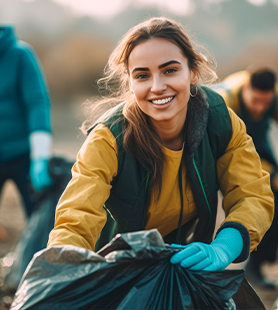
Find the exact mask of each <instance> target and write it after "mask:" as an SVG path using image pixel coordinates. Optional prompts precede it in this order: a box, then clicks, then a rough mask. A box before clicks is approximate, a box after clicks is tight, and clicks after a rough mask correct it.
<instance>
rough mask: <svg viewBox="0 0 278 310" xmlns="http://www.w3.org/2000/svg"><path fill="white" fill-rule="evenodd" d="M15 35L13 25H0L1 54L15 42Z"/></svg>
mask: <svg viewBox="0 0 278 310" xmlns="http://www.w3.org/2000/svg"><path fill="white" fill-rule="evenodd" d="M14 41H15V36H14V32H13V28H12V27H8V26H7V27H6V26H0V56H1V55H2V54H3V53H4V52H5V51H7V50H8V48H9V47H10V46H11V45H12V44H13V43H14Z"/></svg>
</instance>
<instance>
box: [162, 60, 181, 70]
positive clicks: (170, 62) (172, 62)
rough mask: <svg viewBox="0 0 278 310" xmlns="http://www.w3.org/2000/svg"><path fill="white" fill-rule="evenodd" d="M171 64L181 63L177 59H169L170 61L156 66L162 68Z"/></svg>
mask: <svg viewBox="0 0 278 310" xmlns="http://www.w3.org/2000/svg"><path fill="white" fill-rule="evenodd" d="M172 64H179V65H181V63H180V62H179V61H177V60H170V61H167V62H165V63H164V64H162V65H160V66H158V68H159V69H162V68H164V67H167V66H169V65H172Z"/></svg>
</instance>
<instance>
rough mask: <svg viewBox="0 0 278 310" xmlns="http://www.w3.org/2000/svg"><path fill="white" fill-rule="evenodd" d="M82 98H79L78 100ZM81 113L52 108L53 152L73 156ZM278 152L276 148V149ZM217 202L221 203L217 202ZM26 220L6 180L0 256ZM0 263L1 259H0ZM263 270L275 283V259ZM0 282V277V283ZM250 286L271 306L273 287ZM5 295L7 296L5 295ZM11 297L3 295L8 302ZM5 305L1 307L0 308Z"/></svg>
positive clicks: (277, 266)
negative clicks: (264, 288) (262, 288)
mask: <svg viewBox="0 0 278 310" xmlns="http://www.w3.org/2000/svg"><path fill="white" fill-rule="evenodd" d="M80 102H82V101H80ZM82 119H83V115H82V113H81V110H80V106H78V105H75V106H67V107H64V106H61V107H59V108H55V109H54V111H53V126H54V145H53V150H54V153H55V154H58V155H63V156H65V157H67V158H70V159H73V160H74V158H75V156H76V154H77V152H78V150H79V148H80V147H81V145H82V143H83V141H84V138H83V137H82V136H79V132H78V127H79V126H80V124H81V120H82ZM271 137H272V140H273V143H274V144H275V148H276V149H277V150H278V144H277V142H278V141H275V139H276V140H277V137H278V129H277V127H273V128H272V131H271ZM277 153H278V152H277ZM220 205H221V204H220ZM223 218H224V213H223V212H222V210H220V212H219V215H218V218H217V223H218V225H219V224H220V223H221V221H222V220H223ZM25 224H26V220H25V215H24V211H23V208H22V205H21V201H20V197H19V195H18V193H17V191H16V188H15V186H14V185H13V183H12V182H10V181H8V182H7V183H6V185H5V187H4V189H3V192H2V195H1V200H0V258H1V257H3V256H4V255H5V254H7V253H8V252H10V251H12V249H13V248H14V246H15V244H16V243H17V241H18V240H19V238H20V234H21V232H22V230H23V229H24V227H25ZM0 263H1V260H0ZM229 268H233V269H235V268H236V269H238V268H244V264H236V265H231V266H230V267H229ZM263 271H264V273H265V274H266V275H267V276H268V277H269V278H270V279H273V280H274V281H276V282H277V286H278V261H277V262H276V263H275V264H272V265H265V266H264V267H263ZM2 284H3V283H1V277H0V287H1V285H2ZM254 288H255V290H256V292H257V293H258V295H259V296H260V298H261V299H262V301H263V302H264V304H265V307H266V309H267V310H271V307H272V305H273V302H274V301H275V299H276V298H277V297H278V290H277V291H263V290H261V289H259V288H258V287H256V286H255V285H254ZM7 298H8V297H7ZM10 302H11V300H9V299H7V300H6V303H7V304H9V303H10ZM2 309H7V308H1V305H0V310H2Z"/></svg>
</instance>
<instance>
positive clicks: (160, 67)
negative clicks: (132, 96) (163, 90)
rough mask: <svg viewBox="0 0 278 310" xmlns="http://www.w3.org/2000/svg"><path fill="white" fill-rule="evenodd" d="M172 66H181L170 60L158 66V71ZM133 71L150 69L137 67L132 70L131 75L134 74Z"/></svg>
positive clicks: (177, 62)
mask: <svg viewBox="0 0 278 310" xmlns="http://www.w3.org/2000/svg"><path fill="white" fill-rule="evenodd" d="M172 64H179V65H180V64H181V63H180V62H179V61H177V60H170V61H167V62H165V63H164V64H162V65H159V66H158V69H162V68H165V67H167V66H169V65H172ZM135 71H150V69H149V68H143V67H142V68H140V67H138V68H134V69H133V70H132V73H134V72H135Z"/></svg>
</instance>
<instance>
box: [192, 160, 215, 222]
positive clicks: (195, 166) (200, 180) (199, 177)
mask: <svg viewBox="0 0 278 310" xmlns="http://www.w3.org/2000/svg"><path fill="white" fill-rule="evenodd" d="M192 159H193V165H194V168H195V170H196V173H197V175H198V179H199V182H200V184H201V188H202V191H203V194H204V196H205V200H206V203H207V207H208V209H209V223H210V221H211V208H210V205H209V202H208V198H207V195H206V192H205V189H204V186H203V183H202V179H201V176H200V173H199V171H198V168H197V165H196V163H195V158H194V154H193V156H192ZM208 225H209V224H208Z"/></svg>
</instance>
